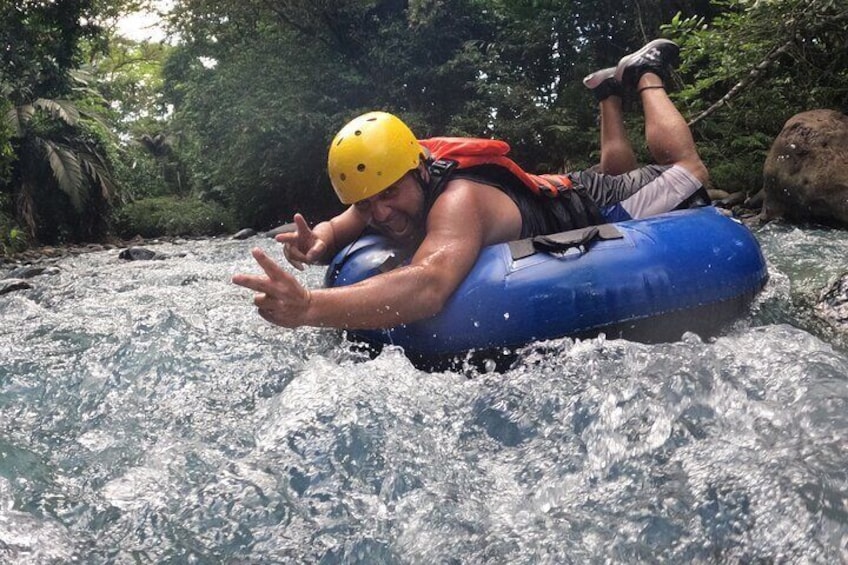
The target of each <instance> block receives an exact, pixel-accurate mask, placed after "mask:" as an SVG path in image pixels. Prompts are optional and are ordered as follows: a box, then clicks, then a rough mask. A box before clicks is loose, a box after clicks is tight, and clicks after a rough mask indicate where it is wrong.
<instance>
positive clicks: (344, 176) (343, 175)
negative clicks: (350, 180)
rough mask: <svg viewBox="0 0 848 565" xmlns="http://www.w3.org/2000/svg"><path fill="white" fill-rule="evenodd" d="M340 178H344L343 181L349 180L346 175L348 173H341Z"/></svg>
mask: <svg viewBox="0 0 848 565" xmlns="http://www.w3.org/2000/svg"><path fill="white" fill-rule="evenodd" d="M339 178H340V179H342V180H343V181H346V180H347V175H346V174H344V173H342V174H340V175H339Z"/></svg>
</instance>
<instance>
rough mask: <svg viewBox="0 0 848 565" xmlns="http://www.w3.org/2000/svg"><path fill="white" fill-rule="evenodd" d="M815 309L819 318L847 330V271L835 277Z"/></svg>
mask: <svg viewBox="0 0 848 565" xmlns="http://www.w3.org/2000/svg"><path fill="white" fill-rule="evenodd" d="M815 311H816V315H817V316H818V317H819V318H821V319H823V320H825V321H827V322H829V323H830V324H832V325H833V326H835V327H837V328H838V329H840V330H843V331H845V332H848V273H844V274H843V275H842V276H840V277H839V278H838V279H836V280H835V281H834V282H833V283H832V284H831V285H830V286H829V287H828V288H827V289H826V290H825V291H824V292H823V293H822V295H821V298H820V299H819V302H818V303H817V304H816V307H815Z"/></svg>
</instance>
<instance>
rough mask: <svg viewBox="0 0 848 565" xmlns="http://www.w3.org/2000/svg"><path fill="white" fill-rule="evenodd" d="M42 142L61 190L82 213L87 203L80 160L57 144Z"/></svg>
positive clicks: (48, 141)
mask: <svg viewBox="0 0 848 565" xmlns="http://www.w3.org/2000/svg"><path fill="white" fill-rule="evenodd" d="M42 142H43V146H44V151H45V153H46V154H47V159H48V161H49V162H50V169H51V171H52V172H53V177H54V178H55V179H56V183H57V184H58V185H59V189H60V190H61V191H62V192H64V193H65V194H67V195H68V197H69V198H70V199H71V204H72V205H73V207H74V209H75V210H76V211H77V212H81V211H82V210H83V206H84V203H85V188H84V184H83V176H82V169H81V168H80V162H79V159H77V156H76V155H75V154H74V153H73V152H72V151H70V150H69V149H67V148H66V147H62V146H61V145H59V144H58V143H56V142H53V141H50V140H42Z"/></svg>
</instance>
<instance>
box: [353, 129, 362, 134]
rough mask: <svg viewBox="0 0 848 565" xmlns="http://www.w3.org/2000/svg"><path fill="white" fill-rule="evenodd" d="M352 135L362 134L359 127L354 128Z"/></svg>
mask: <svg viewBox="0 0 848 565" xmlns="http://www.w3.org/2000/svg"><path fill="white" fill-rule="evenodd" d="M353 135H362V130H361V129H358V130H356V131H355V132H353Z"/></svg>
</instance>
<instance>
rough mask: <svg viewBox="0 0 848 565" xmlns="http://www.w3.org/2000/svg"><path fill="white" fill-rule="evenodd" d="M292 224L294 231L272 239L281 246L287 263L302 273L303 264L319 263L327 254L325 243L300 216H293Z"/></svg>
mask: <svg viewBox="0 0 848 565" xmlns="http://www.w3.org/2000/svg"><path fill="white" fill-rule="evenodd" d="M294 223H295V226H296V227H297V230H296V231H293V232H289V233H281V234H279V235H277V237H275V238H274V239H276V240H277V241H279V242H280V243H282V244H283V255H285V256H286V259H288V261H289V263H291V264H292V265H293V266H294V267H295V268H296V269H298V270H300V271H302V270H303V264H304V263H307V264H310V265H311V264H313V263H318V262H320V261H321V259H322V258H323V257H324V254H325V253H326V252H327V243H326V242H325V241H324V240H322V239H321V238H319V237H318V236H317V235H315V232H314V231H312V230H311V229H309V226H308V225H307V223H306V219H305V218H304V217H303V216H302V215H301V214H295V215H294ZM257 261H258V259H257ZM260 264H261V263H260Z"/></svg>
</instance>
